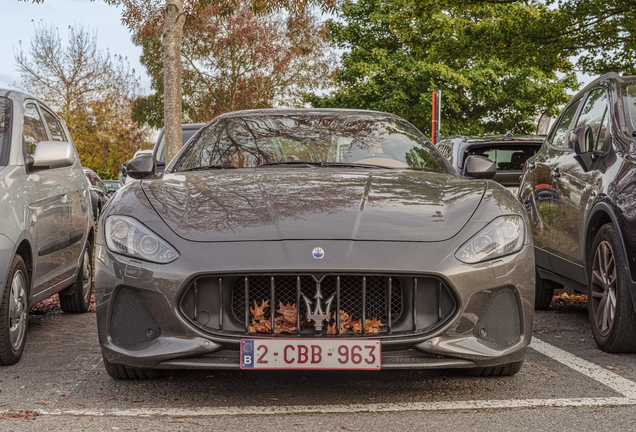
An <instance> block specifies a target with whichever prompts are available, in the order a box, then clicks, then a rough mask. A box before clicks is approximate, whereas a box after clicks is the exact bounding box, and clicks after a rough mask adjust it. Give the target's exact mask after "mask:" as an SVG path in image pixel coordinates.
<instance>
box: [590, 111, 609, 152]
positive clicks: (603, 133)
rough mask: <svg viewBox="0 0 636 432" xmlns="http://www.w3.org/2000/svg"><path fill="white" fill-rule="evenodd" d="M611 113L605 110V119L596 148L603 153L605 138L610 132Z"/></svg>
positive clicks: (599, 131)
mask: <svg viewBox="0 0 636 432" xmlns="http://www.w3.org/2000/svg"><path fill="white" fill-rule="evenodd" d="M609 119H610V116H609V112H608V111H607V110H605V117H604V118H603V122H602V123H601V127H600V128H599V130H598V138H597V139H596V146H595V147H594V150H596V151H602V150H603V144H604V143H605V136H606V135H607V131H608V130H609Z"/></svg>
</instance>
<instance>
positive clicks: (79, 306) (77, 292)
mask: <svg viewBox="0 0 636 432" xmlns="http://www.w3.org/2000/svg"><path fill="white" fill-rule="evenodd" d="M92 257H93V245H92V244H91V242H89V241H87V242H86V246H85V247H84V252H83V253H82V260H81V262H80V268H79V273H78V274H77V279H76V280H75V282H74V283H73V285H71V287H70V288H68V289H67V290H65V291H64V292H63V293H60V307H61V308H62V310H63V311H64V312H67V313H84V312H86V311H87V310H88V308H89V306H90V304H91V293H92V291H93V263H92Z"/></svg>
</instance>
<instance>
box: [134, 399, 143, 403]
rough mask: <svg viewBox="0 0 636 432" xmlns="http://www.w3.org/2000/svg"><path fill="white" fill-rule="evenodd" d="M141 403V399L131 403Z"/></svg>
mask: <svg viewBox="0 0 636 432" xmlns="http://www.w3.org/2000/svg"><path fill="white" fill-rule="evenodd" d="M143 401H144V400H143V399H136V400H134V401H133V403H141V402H143Z"/></svg>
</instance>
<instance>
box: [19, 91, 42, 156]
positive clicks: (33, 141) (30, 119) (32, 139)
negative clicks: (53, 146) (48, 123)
mask: <svg viewBox="0 0 636 432" xmlns="http://www.w3.org/2000/svg"><path fill="white" fill-rule="evenodd" d="M22 139H23V142H24V145H25V146H26V151H27V153H28V154H33V153H35V147H36V146H37V145H38V143H39V142H42V141H47V139H48V138H47V136H46V129H44V123H42V119H41V118H40V113H39V112H38V109H37V107H36V106H35V104H32V103H30V104H27V106H26V108H25V109H24V129H23V130H22Z"/></svg>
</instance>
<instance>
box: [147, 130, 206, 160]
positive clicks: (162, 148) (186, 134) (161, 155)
mask: <svg viewBox="0 0 636 432" xmlns="http://www.w3.org/2000/svg"><path fill="white" fill-rule="evenodd" d="M198 130H199V129H186V130H183V131H182V132H181V143H182V144H185V143H187V142H188V140H189V139H190V138H192V135H194V134H195V133H197V131H198ZM165 161H166V135H165V134H164V133H162V134H161V140H160V141H159V147H158V148H157V162H165Z"/></svg>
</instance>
